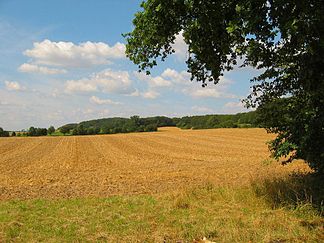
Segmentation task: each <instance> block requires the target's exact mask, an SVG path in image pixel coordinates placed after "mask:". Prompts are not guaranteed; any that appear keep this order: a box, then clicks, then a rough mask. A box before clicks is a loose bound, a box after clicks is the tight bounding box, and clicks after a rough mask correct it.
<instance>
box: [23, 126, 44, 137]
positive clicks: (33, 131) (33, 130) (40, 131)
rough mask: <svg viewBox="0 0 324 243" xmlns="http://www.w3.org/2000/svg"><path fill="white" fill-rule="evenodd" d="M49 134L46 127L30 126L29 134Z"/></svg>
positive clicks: (32, 135)
mask: <svg viewBox="0 0 324 243" xmlns="http://www.w3.org/2000/svg"><path fill="white" fill-rule="evenodd" d="M46 135H47V129H46V128H39V127H38V128H35V127H30V128H29V129H28V132H27V136H31V137H34V136H46Z"/></svg>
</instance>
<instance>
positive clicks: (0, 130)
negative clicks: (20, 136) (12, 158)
mask: <svg viewBox="0 0 324 243" xmlns="http://www.w3.org/2000/svg"><path fill="white" fill-rule="evenodd" d="M9 135H10V134H9V132H8V131H5V130H3V128H2V127H0V137H9Z"/></svg>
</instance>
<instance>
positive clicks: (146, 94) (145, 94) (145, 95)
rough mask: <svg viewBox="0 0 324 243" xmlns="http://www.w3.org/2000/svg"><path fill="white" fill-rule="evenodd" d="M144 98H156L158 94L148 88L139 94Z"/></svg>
mask: <svg viewBox="0 0 324 243" xmlns="http://www.w3.org/2000/svg"><path fill="white" fill-rule="evenodd" d="M140 95H141V96H142V97H143V98H145V99H156V98H157V97H158V96H160V94H159V93H158V92H156V91H154V90H148V91H146V92H143V93H141V94H140Z"/></svg>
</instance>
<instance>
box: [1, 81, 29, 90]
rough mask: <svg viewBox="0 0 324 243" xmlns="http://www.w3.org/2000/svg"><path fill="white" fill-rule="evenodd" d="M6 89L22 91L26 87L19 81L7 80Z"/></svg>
mask: <svg viewBox="0 0 324 243" xmlns="http://www.w3.org/2000/svg"><path fill="white" fill-rule="evenodd" d="M5 85H6V89H7V90H10V91H20V90H24V89H25V88H24V87H22V86H21V85H20V84H19V83H18V82H14V81H7V80H6V81H5Z"/></svg>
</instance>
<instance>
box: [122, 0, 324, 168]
mask: <svg viewBox="0 0 324 243" xmlns="http://www.w3.org/2000/svg"><path fill="white" fill-rule="evenodd" d="M141 6H142V8H143V9H142V11H141V12H138V13H136V15H135V18H134V20H133V23H134V26H135V28H134V29H133V31H132V32H130V33H128V34H125V35H124V36H125V37H126V40H127V47H126V54H127V56H128V57H129V58H130V59H131V60H132V61H133V62H134V63H135V64H136V65H138V67H139V70H141V71H146V73H147V74H149V73H150V69H151V68H152V67H154V66H155V65H157V61H158V60H162V61H164V60H165V59H166V57H167V56H168V55H169V54H172V53H173V52H174V49H173V47H172V43H174V41H175V38H176V35H177V34H182V36H183V38H184V41H185V42H186V43H187V45H188V58H187V61H186V63H187V66H188V71H189V72H190V73H191V80H196V81H199V82H202V85H203V87H205V86H206V85H207V84H208V83H210V82H212V83H215V84H217V83H218V81H219V77H220V76H222V75H223V74H224V72H225V71H230V70H231V69H233V67H234V66H235V65H236V64H237V59H238V58H242V59H243V64H242V65H241V66H243V67H244V66H248V65H249V66H252V67H255V68H256V69H259V70H260V71H261V75H259V76H257V77H255V78H253V79H252V81H253V82H255V83H254V85H253V89H252V92H251V94H250V95H249V96H248V97H247V98H246V99H245V103H246V106H248V107H250V106H252V107H258V108H259V110H260V114H262V115H261V116H260V119H261V120H262V122H263V125H264V126H265V127H266V129H267V130H268V132H273V133H276V134H278V136H277V138H276V139H275V140H274V141H273V142H272V143H271V145H270V148H271V151H272V152H273V155H274V157H276V158H279V157H281V156H287V157H288V159H287V160H286V162H290V161H292V160H293V159H298V158H301V159H304V160H306V161H307V162H308V163H309V165H310V166H311V167H312V168H313V169H315V170H316V171H318V172H321V173H324V151H323V150H324V108H323V107H324V58H323V56H324V14H323V13H324V4H323V2H322V0H285V1H284V0H243V1H242V0H224V1H216V0H204V1H201V0H147V1H145V2H143V3H142V5H141ZM278 106H280V107H279V108H278ZM272 113H275V116H272Z"/></svg>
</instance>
